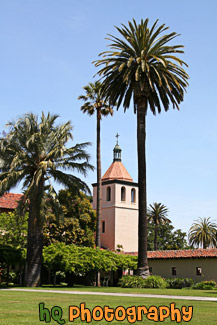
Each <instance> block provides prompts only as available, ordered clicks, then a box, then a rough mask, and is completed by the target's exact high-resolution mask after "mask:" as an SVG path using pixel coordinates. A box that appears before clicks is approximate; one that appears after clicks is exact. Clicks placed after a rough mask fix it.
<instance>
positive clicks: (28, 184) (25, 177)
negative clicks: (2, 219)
mask: <svg viewBox="0 0 217 325" xmlns="http://www.w3.org/2000/svg"><path fill="white" fill-rule="evenodd" d="M57 117H58V116H57V115H51V114H50V113H48V114H47V116H45V115H44V113H42V116H41V118H40V121H38V117H37V116H35V115H34V114H32V113H31V114H26V115H24V116H22V117H21V118H20V119H18V121H16V122H11V123H9V124H8V127H9V132H8V133H7V135H6V136H5V137H3V138H0V157H1V165H0V195H2V194H3V193H5V192H6V191H9V190H10V189H12V188H13V187H14V186H16V185H17V184H18V183H19V182H20V181H23V190H24V191H25V195H24V196H23V201H25V202H28V205H29V219H28V237H27V268H26V285H27V286H37V285H39V284H40V273H41V264H42V247H43V225H44V220H45V207H46V202H47V201H46V200H45V196H46V195H45V194H46V193H47V195H48V197H49V198H50V200H52V199H54V198H55V191H54V189H53V187H52V185H51V179H52V178H53V179H54V180H55V181H56V182H58V183H60V184H62V185H64V186H66V187H67V188H75V189H77V191H79V190H80V189H81V190H83V191H88V190H89V189H88V186H87V185H86V184H85V183H84V182H83V181H82V180H81V179H80V178H78V177H76V176H74V175H72V174H67V173H65V172H63V170H67V169H68V170H70V171H75V170H76V171H78V172H80V173H82V174H83V175H86V172H87V170H89V169H93V168H92V166H91V165H90V164H89V162H88V159H89V155H88V154H87V153H86V151H85V150H84V149H85V148H86V147H87V146H88V143H81V144H76V145H75V146H72V147H70V148H67V147H66V145H67V142H68V141H69V140H72V126H71V123H70V122H67V123H65V124H62V125H55V122H56V119H57ZM46 197H47V196H46Z"/></svg>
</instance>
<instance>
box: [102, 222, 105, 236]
mask: <svg viewBox="0 0 217 325" xmlns="http://www.w3.org/2000/svg"><path fill="white" fill-rule="evenodd" d="M104 233H105V221H102V234H104Z"/></svg>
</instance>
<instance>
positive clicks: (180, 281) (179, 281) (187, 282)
mask: <svg viewBox="0 0 217 325" xmlns="http://www.w3.org/2000/svg"><path fill="white" fill-rule="evenodd" d="M166 282H167V284H168V287H169V288H171V289H182V288H186V287H192V286H193V284H194V281H193V280H192V279H191V278H168V279H166Z"/></svg>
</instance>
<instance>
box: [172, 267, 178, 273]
mask: <svg viewBox="0 0 217 325" xmlns="http://www.w3.org/2000/svg"><path fill="white" fill-rule="evenodd" d="M172 275H177V270H176V267H172Z"/></svg>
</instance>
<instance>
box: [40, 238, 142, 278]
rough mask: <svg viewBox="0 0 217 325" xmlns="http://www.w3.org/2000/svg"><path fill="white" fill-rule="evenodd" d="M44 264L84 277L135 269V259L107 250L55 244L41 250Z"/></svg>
mask: <svg viewBox="0 0 217 325" xmlns="http://www.w3.org/2000/svg"><path fill="white" fill-rule="evenodd" d="M43 257H44V264H45V266H46V267H47V268H49V269H51V270H53V271H55V272H57V271H63V272H67V271H68V272H73V273H75V274H77V275H78V274H81V275H85V274H87V273H88V272H92V271H106V272H108V271H116V270H117V269H119V268H120V269H128V268H129V269H135V268H136V264H137V257H135V256H130V255H121V254H120V255H119V254H116V253H114V252H112V251H109V250H101V249H99V248H98V247H97V248H91V247H78V246H76V245H66V244H65V243H55V244H51V245H50V246H48V247H44V250H43Z"/></svg>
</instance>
